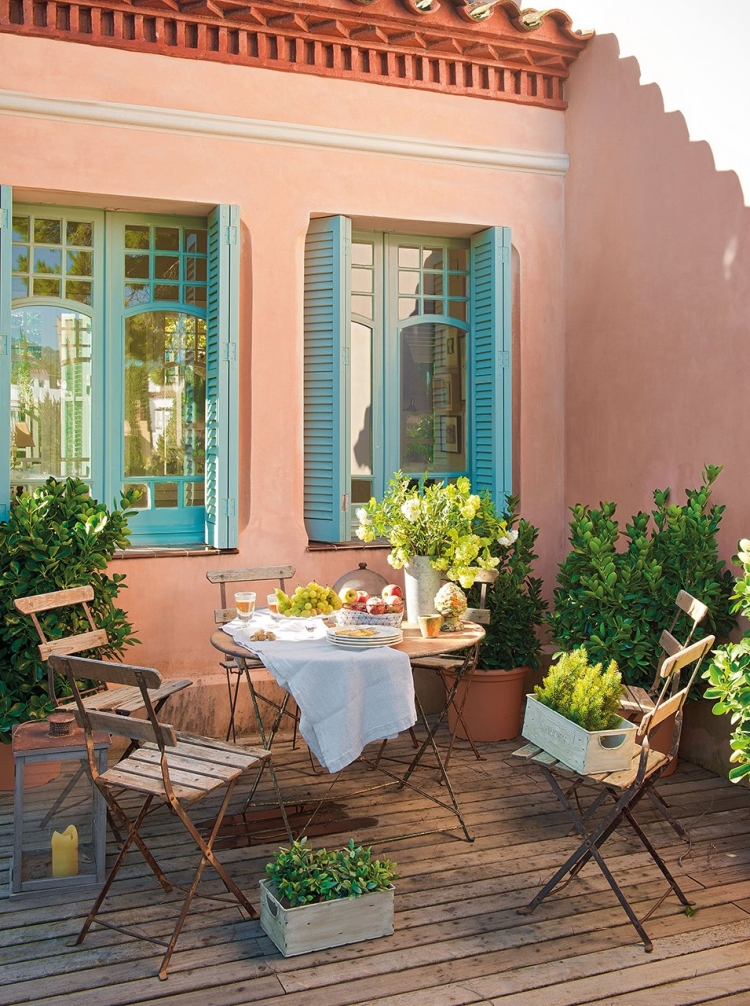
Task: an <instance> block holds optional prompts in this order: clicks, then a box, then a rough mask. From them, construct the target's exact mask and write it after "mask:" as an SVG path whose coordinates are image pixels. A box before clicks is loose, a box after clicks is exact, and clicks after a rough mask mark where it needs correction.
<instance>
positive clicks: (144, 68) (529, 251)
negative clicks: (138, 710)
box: [0, 35, 565, 678]
mask: <svg viewBox="0 0 750 1006" xmlns="http://www.w3.org/2000/svg"><path fill="white" fill-rule="evenodd" d="M0 88H5V89H7V90H12V91H24V92H26V93H29V94H34V95H38V96H41V97H45V96H51V97H58V98H59V97H65V98H70V99H71V100H72V99H77V100H87V101H94V102H105V103H107V102H115V103H119V104H121V103H124V104H132V105H146V106H156V107H163V108H167V109H185V110H190V111H198V112H215V113H216V114H227V115H234V116H246V117H248V118H253V119H263V120H271V121H273V120H278V121H282V120H283V121H287V122H296V123H305V124H310V125H316V126H327V127H334V128H338V129H344V130H357V131H363V132H368V133H373V134H386V135H391V136H406V137H415V136H418V137H424V138H429V139H431V140H433V141H445V142H449V143H453V144H456V143H458V144H465V145H467V146H481V147H498V148H514V149H520V150H528V151H541V152H547V153H551V154H558V153H561V152H563V142H564V123H563V113H561V112H556V111H550V110H548V109H540V108H531V107H518V106H514V105H511V104H506V103H503V102H498V101H482V100H478V99H473V98H464V97H454V96H443V95H439V94H433V93H429V92H420V91H416V90H415V91H409V90H405V89H397V88H390V87H384V86H377V85H370V84H360V83H355V82H345V81H340V80H332V79H318V78H314V77H310V76H306V77H304V78H303V77H296V76H295V75H294V74H291V73H280V72H274V71H271V70H261V69H248V68H243V67H233V66H224V65H220V64H208V63H201V62H200V61H195V60H191V61H187V60H186V61H182V60H180V59H169V58H165V57H160V56H153V55H141V54H131V53H125V52H122V51H114V50H113V51H108V50H106V49H100V48H95V47H89V46H79V45H75V44H70V43H59V42H52V41H48V40H37V39H26V38H18V37H14V36H11V35H2V36H0ZM0 119H2V122H0V135H2V137H3V157H2V169H1V170H0V176H1V179H2V181H3V182H5V183H9V184H11V185H14V186H17V187H18V189H19V190H20V192H19V193H18V194H17V196H18V197H19V198H20V197H22V196H24V195H26V194H27V192H32V193H33V194H35V195H38V194H40V193H49V198H50V199H51V201H54V200H55V195H54V194H55V193H56V192H69V193H76V194H80V197H79V196H78V195H76V196H75V197H71V198H75V201H76V202H78V203H82V204H86V203H87V201H88V200H89V198H90V197H94V198H95V199H96V201H97V205H107V206H109V205H114V206H122V207H128V206H131V205H134V206H137V207H139V208H149V209H156V208H160V207H161V208H165V209H167V210H171V209H172V208H173V204H175V203H182V204H183V206H184V208H185V209H186V211H189V209H190V207H191V206H192V207H194V208H197V209H200V210H202V211H205V209H207V208H208V207H210V206H212V205H214V204H216V203H219V202H228V203H238V204H239V205H240V207H241V216H242V284H243V288H242V314H241V334H240V368H241V388H242V400H241V431H242V432H241V442H240V457H241V461H240V466H241V468H240V471H241V475H240V477H241V490H240V501H239V522H240V529H241V530H240V554H239V555H232V556H224V557H222V558H221V559H219V560H217V558H216V557H215V556H214V557H209V558H203V557H201V558H159V559H148V560H146V559H137V560H124V561H121V562H119V563H118V564H117V568H118V570H119V571H121V572H125V573H126V575H127V582H128V585H129V589H128V590H127V591H126V592H125V594H124V602H125V604H126V606H127V607H128V609H129V611H130V614H131V616H132V619H133V621H134V623H135V625H136V627H137V631H138V634H139V636H140V638H141V640H142V642H143V646H141V647H139V648H138V650H137V651H133V659H137V660H138V661H139V662H143V663H148V664H152V665H154V666H157V667H159V668H160V669H161V670H162V671H163V672H165V673H166V674H170V675H176V674H180V675H186V676H189V677H193V678H197V677H200V676H201V675H204V674H210V673H212V672H213V671H215V669H216V660H217V654H216V653H215V651H213V650H212V649H211V648H210V646H209V644H208V636H209V634H210V631H211V629H212V609H213V607H214V606H215V605H216V603H217V596H216V588H214V587H211V586H210V585H209V584H208V583H207V582H206V580H205V571H206V570H207V569H209V568H213V567H216V566H219V565H222V566H227V567H231V566H242V565H266V564H274V563H280V562H283V563H292V564H294V565H295V566H296V567H297V570H298V573H299V577H300V579H301V580H305V581H306V580H308V579H309V578H312V577H315V578H317V579H319V580H322V581H328V582H333V581H334V580H335V579H336V578H337V577H338V576H339V575H340V574H341V573H343V572H345V571H346V570H348V569H351V568H352V567H354V566H356V563H357V561H360V560H362V559H363V558H364V559H366V560H367V561H368V562H369V563H370V565H371V566H372V567H375V568H379V569H380V570H381V571H382V572H387V571H388V569H389V567H387V566H386V565H385V562H384V557H385V553H384V552H383V551H380V552H379V553H372V552H367V553H366V554H363V552H362V551H348V550H347V551H338V552H325V553H319V552H315V553H309V552H307V536H306V533H305V530H304V526H303V519H302V464H301V460H302V459H301V451H302V348H303V346H302V289H303V284H302V279H303V273H302V254H303V246H304V239H305V233H306V229H307V226H308V222H309V219H310V216H311V215H320V214H329V213H342V214H346V215H349V216H352V217H355V218H357V222H358V223H360V224H366V223H367V221H376V220H377V221H378V224H379V225H380V226H382V227H383V229H385V228H389V229H390V228H394V229H395V228H396V227H397V228H398V229H399V230H401V231H404V230H411V231H413V232H416V233H420V232H424V231H425V230H430V229H432V230H434V232H436V233H441V232H446V233H457V234H465V235H468V234H470V233H472V232H473V231H476V230H479V229H481V228H483V227H486V226H489V225H506V226H509V227H511V229H512V233H513V242H514V246H515V251H516V255H517V261H518V264H519V269H520V285H519V289H520V298H519V303H518V305H517V314H518V317H519V318H520V330H519V335H518V353H517V358H516V361H515V365H516V370H517V378H516V387H517V392H518V395H517V403H518V404H517V419H516V423H517V430H516V451H517V453H516V463H515V469H516V471H517V472H518V473H519V474H518V484H517V486H516V489H517V490H518V491H520V493H521V499H522V510H523V512H524V514H525V515H526V516H527V517H528V518H529V519H531V520H533V521H534V522H535V523H537V524H539V525H540V526H541V528H542V535H541V538H540V542H539V547H540V551H541V554H542V560H541V562H540V566H539V572H540V574H541V575H542V576H543V577H545V578H546V579H547V580H550V581H551V579H552V578H553V576H554V569H555V563H556V562H557V561H558V559H559V556H560V551H561V548H562V542H563V538H562V523H561V520H560V514H561V512H562V507H563V502H564V500H563V423H562V415H563V406H564V397H563V387H564V386H563V368H564V360H565V356H564V336H565V324H564V313H565V309H564V305H565V285H564V273H563V253H562V249H563V232H564V198H563V196H564V184H565V183H564V178H563V177H562V176H561V175H559V174H557V175H555V174H544V173H534V172H527V171H518V170H499V169H496V168H487V167H469V166H462V165H457V164H451V163H440V162H436V161H427V160H420V159H419V158H405V157H399V156H394V155H391V154H371V153H362V152H359V151H351V152H341V151H326V150H320V149H313V148H312V147H306V146H296V147H288V146H281V145H275V144H272V143H257V142H251V141H248V140H245V139H209V138H207V137H205V136H200V135H198V136H187V135H182V134H181V133H179V132H175V131H171V130H169V129H163V130H158V129H153V130H141V129H138V128H120V127H115V126H102V125H98V124H96V123H88V124H82V123H80V122H61V121H55V120H54V119H50V118H46V117H43V116H35V117H30V116H24V115H2V114H0ZM24 190H27V191H24ZM105 197H106V198H105ZM40 198H41V197H40ZM140 200H149V203H148V204H144V203H142V202H140Z"/></svg>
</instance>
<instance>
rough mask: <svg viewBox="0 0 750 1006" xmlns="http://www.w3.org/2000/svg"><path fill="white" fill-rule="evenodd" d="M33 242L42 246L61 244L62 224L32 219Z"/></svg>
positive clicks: (37, 218)
mask: <svg viewBox="0 0 750 1006" xmlns="http://www.w3.org/2000/svg"><path fill="white" fill-rule="evenodd" d="M34 241H37V242H38V243H39V244H43V245H59V244H61V243H62V222H61V221H60V220H42V219H40V218H39V217H36V218H35V219H34Z"/></svg>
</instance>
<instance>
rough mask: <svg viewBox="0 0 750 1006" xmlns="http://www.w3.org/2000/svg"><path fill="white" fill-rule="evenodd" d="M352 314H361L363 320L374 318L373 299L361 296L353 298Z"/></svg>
mask: <svg viewBox="0 0 750 1006" xmlns="http://www.w3.org/2000/svg"><path fill="white" fill-rule="evenodd" d="M352 314H361V315H362V317H363V318H372V317H373V314H372V297H363V296H362V295H361V294H360V295H358V296H355V297H352Z"/></svg>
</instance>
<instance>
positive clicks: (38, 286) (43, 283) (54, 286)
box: [34, 279, 60, 297]
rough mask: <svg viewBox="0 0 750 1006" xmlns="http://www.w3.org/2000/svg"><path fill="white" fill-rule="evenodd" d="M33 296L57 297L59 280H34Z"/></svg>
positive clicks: (58, 294)
mask: <svg viewBox="0 0 750 1006" xmlns="http://www.w3.org/2000/svg"><path fill="white" fill-rule="evenodd" d="M34 296H35V297H59V296H60V280H59V279H35V280H34Z"/></svg>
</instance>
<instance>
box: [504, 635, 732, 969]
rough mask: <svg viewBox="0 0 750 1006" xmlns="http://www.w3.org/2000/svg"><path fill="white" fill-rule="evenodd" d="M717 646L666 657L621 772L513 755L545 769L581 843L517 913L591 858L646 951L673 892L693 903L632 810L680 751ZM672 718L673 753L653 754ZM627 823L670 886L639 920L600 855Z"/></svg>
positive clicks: (528, 753)
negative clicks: (590, 796)
mask: <svg viewBox="0 0 750 1006" xmlns="http://www.w3.org/2000/svg"><path fill="white" fill-rule="evenodd" d="M713 644H714V637H713V636H706V637H705V639H701V640H699V641H698V642H697V643H691V645H690V646H687V647H685V648H684V649H680V650H678V651H677V653H674V654H671V655H670V656H668V657H667V658H666V659H665V661H664V662H663V664H662V666H661V670H660V679H661V684H662V687H661V690H660V691H659V694H658V695H657V697H656V701H655V702H654V705H653V708H652V709H650V710H648V711H647V712H646V713H645V714H644V716H643V719H642V721H641V723H640V726H639V728H638V734H637V740H636V745H635V753H634V756H633V758H632V761H631V763H630V766H629V767H628V768H626V769H623V770H622V771H619V772H608V773H598V774H588V775H586V774H581V773H578V772H575V771H574V770H573V769H571V768H569V767H568V766H567V765H565V764H564V763H563V762H561V761H559V760H558V759H557V758H555V757H553V756H552V755H550V754H548V753H547V752H545V751H544V750H543V749H542V748H540V747H538V746H537V745H536V744H527V745H525V746H524V747H522V748H520V749H519V750H518V751H515V752H514V755H515V756H516V757H518V758H521V759H524V760H525V761H526V762H527V763H528V764H531V765H535V766H537V767H538V768H539V769H540V770H541V772H542V773H543V775H544V776H545V778H546V779H547V782H548V783H549V785H550V787H551V788H552V791H553V792H554V794H555V796H556V797H557V799H558V801H559V802H560V804H561V806H562V807H563V809H564V810H565V811H566V813H567V814H568V816H569V818H570V820H571V821H572V822H573V827H574V828H575V831H576V833H577V834H578V835H579V837H580V839H581V843H580V845H579V846H578V848H577V849H576V851H575V852H574V853H573V854H572V855H571V856H569V857H568V858H567V860H566V861H565V862H564V863H563V865H562V866H561V867H560V868H559V870H557V871H556V872H555V873H554V875H553V876H552V877H551V878H550V880H549V881H548V882H547V883H546V884H545V885H544V887H543V888H542V889H541V890H540V891H539V893H538V894H537V895H536V896H535V897H534V898H533V899H532V901H531V902H529V904H528V905H526V906H525V907H524V908H519V909H518V911H519V913H520V914H522V915H527V914H530V913H531V912H533V911H534V910H535V909H536V908H537V907H538V906H539V905H540V904H541V903H542V901H544V899H545V898H546V897H547V896H548V895H550V894H551V893H552V892H553V891H555V890H557V891H560V890H562V889H563V888H564V887H566V886H567V884H568V883H570V881H571V880H572V879H573V878H574V877H576V876H577V875H578V874H579V873H580V871H581V869H582V868H583V867H584V866H585V865H586V864H587V863H588V862H589V861H590V860H592V859H593V860H594V861H595V862H596V864H597V866H598V867H599V869H600V870H601V872H602V874H603V875H604V877H605V879H606V880H607V882H608V884H609V885H610V887H611V888H612V890H613V891H614V893H615V895H616V897H617V899H618V901H619V902H620V904H621V906H622V908H623V909H624V911H625V913H626V915H627V916H628V918H629V919H630V922H631V923H632V925H633V927H634V928H635V930H636V932H637V933H638V936H639V937H640V939H641V940H642V942H643V944H644V946H645V949H646V950H647V951H650V950H652V949H653V946H652V943H651V940H650V938H649V936H648V934H647V933H646V930H645V929H644V928H643V923H644V922H645V921H646V920H647V919H648V918H649V917H650V915H651V914H652V913H653V911H654V910H655V908H656V907H658V905H660V904H661V903H662V901H663V900H664V899H665V898H666V897H667V895H668V894H669V892H670V891H672V892H674V894H675V895H676V896H677V898H678V899H679V901H680V902H681V903H682V904H683V905H685V906H688V905H690V904H691V902H690V901H689V900H688V898H687V897H686V896H685V894H684V893H683V892H682V890H681V889H680V887H679V885H678V884H677V881H676V880H675V879H674V877H673V876H672V874H671V873H670V871H669V869H668V867H667V866H666V864H665V863H664V861H663V859H662V858H661V856H660V855H659V853H658V852H657V850H656V848H655V847H654V845H653V844H652V842H651V840H650V839H649V838H648V837H647V835H646V834H645V832H644V831H643V829H642V827H641V825H640V824H639V823H638V822H637V820H636V818H635V815H634V812H635V809H636V807H637V806H638V804H639V803H640V801H641V800H642V799H643V798H644V797H645V796H647V795H648V794H649V793H650V792H652V791H653V787H654V783H655V782H656V781H657V779H658V778H659V777H660V776H661V775H662V774H663V772H664V770H665V769H666V768H667V767H668V766H669V764H670V762H671V761H672V759H673V758H674V757H675V755H676V753H677V746H678V744H679V741H680V731H681V729H682V710H683V707H684V704H685V700H686V699H687V696H688V692H689V691H690V688H691V686H692V684H693V682H694V681H695V678H696V676H697V674H698V671H699V670H700V666H701V663H702V661H703V659H704V658H705V656H706V654H707V653H708V652H709V650H710V649H711V647H712V646H713ZM683 672H689V673H688V680H687V682H686V683H685V684H684V685H683V684H682V683H681V687H679V688H678V689H677V690H676V691H674V692H673V691H672V683H673V681H674V680H675V676H677V678H678V679H679V677H680V676H681V674H682V673H683ZM672 716H674V722H675V726H674V731H673V734H672V743H671V746H670V749H669V751H668V752H667V753H666V754H665V753H663V752H661V751H655V750H653V749H652V748H651V746H650V743H649V741H650V738H651V736H652V734H653V733H654V731H655V730H656V729H657V728H658V727H659V725H660V724H662V723H663V722H665V720H667V719H668V718H669V717H672ZM584 784H586V785H590V786H593V787H594V788H595V790H597V791H598V792H597V795H596V797H595V799H594V800H593V802H592V804H591V805H590V806H589V807H588V808H587V809H585V810H582V808H581V807H580V804H579V795H580V790H581V787H582V785H584ZM573 798H574V799H573ZM602 807H603V808H605V810H604V813H603V815H602V816H599V815H598V811H599V810H600V808H602ZM625 822H627V824H628V825H630V827H631V829H632V830H633V832H634V833H635V834H636V836H637V837H638V839H639V840H640V842H641V844H642V845H643V847H644V849H645V850H646V852H648V854H649V856H650V857H651V859H652V860H653V861H654V863H655V864H656V866H657V867H658V868H659V870H660V871H661V873H662V875H663V876H664V877H665V879H666V880H667V883H668V884H669V888H668V889H667V891H666V892H665V893H664V895H663V896H662V897H661V898H660V899H659V901H658V902H657V904H656V905H655V906H654V907H653V908H652V909H651V910H650V911H649V912H648V913H647V914H646V915H645V916H644V917H643V918H640V919H639V918H638V916H637V915H636V913H635V911H634V909H633V907H632V906H631V905H630V903H629V902H628V900H627V898H626V896H625V894H624V892H623V890H622V888H621V887H620V885H619V884H618V883H617V881H616V880H615V878H614V876H613V875H612V873H611V871H610V869H609V867H608V866H607V864H606V862H605V861H604V858H603V856H602V853H601V848H602V846H603V845H604V843H605V842H606V841H607V839H608V838H610V837H611V836H612V835H613V834H614V833H615V831H616V830H617V829H618V828H619V827H620V825H621V824H623V823H625Z"/></svg>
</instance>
